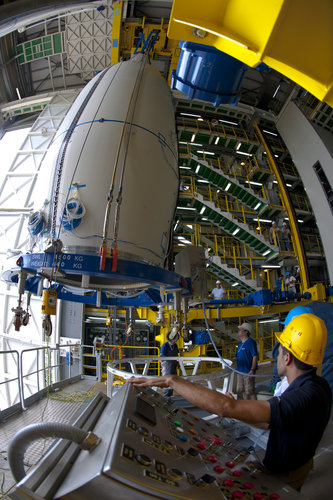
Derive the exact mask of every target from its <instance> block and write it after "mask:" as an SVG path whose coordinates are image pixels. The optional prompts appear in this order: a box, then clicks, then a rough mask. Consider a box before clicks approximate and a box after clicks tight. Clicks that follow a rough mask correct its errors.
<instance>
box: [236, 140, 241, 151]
mask: <svg viewBox="0 0 333 500" xmlns="http://www.w3.org/2000/svg"><path fill="white" fill-rule="evenodd" d="M241 145H242V143H241V142H239V143H238V144H237V146H236V151H238V150H239V149H240V147H241Z"/></svg>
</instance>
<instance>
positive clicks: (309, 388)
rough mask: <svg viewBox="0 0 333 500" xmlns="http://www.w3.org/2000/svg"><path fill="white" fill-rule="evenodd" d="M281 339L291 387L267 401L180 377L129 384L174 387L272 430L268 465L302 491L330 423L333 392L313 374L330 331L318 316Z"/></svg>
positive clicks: (299, 319) (298, 320)
mask: <svg viewBox="0 0 333 500" xmlns="http://www.w3.org/2000/svg"><path fill="white" fill-rule="evenodd" d="M277 338H278V340H279V342H280V346H279V355H278V360H277V366H278V373H279V375H280V376H286V377H287V379H288V382H289V387H288V388H287V389H286V390H285V392H284V393H283V394H281V396H280V397H274V396H273V397H272V398H270V399H269V400H268V401H262V400H259V401H256V400H235V399H234V398H233V396H232V395H231V394H230V393H226V394H221V393H219V392H216V391H213V390H211V389H207V388H206V387H202V386H200V385H197V384H193V383H191V382H189V381H187V380H184V379H182V378H181V377H177V376H176V375H166V376H165V377H152V378H145V377H139V378H134V377H132V378H131V379H129V382H130V383H132V384H133V385H135V386H137V387H142V386H155V387H171V388H172V389H174V390H175V391H177V392H178V394H180V395H181V396H183V397H184V398H185V399H187V400H188V401H190V402H191V403H193V404H194V405H196V406H198V407H200V408H202V409H204V410H206V411H208V412H211V413H214V414H217V415H220V416H222V417H230V418H236V419H238V420H242V421H244V422H247V423H248V424H250V425H253V426H256V427H260V428H262V429H270V435H269V439H268V443H267V449H266V453H265V458H264V460H263V465H264V467H265V468H266V470H267V471H268V472H270V473H272V474H275V475H279V476H280V477H283V478H284V479H285V480H286V481H287V482H288V484H290V485H291V486H292V487H294V488H295V489H297V490H300V489H301V486H302V484H303V483H304V481H305V479H306V477H307V475H308V473H309V471H310V470H311V468H312V458H313V456H314V454H315V451H316V448H317V446H318V443H319V441H320V439H321V437H322V435H323V432H324V430H325V427H326V425H327V423H328V421H329V418H330V412H331V405H332V391H331V389H330V386H329V384H328V382H327V381H326V380H325V379H324V378H322V377H319V376H318V375H317V374H316V368H314V366H316V365H319V364H321V363H322V361H323V359H324V352H325V347H326V342H327V330H326V326H325V323H324V322H323V320H322V319H320V318H319V317H318V316H315V315H314V314H310V313H308V314H301V315H299V316H296V317H294V318H293V319H292V320H291V321H290V323H288V325H287V326H286V327H285V329H284V330H283V332H281V333H278V334H277Z"/></svg>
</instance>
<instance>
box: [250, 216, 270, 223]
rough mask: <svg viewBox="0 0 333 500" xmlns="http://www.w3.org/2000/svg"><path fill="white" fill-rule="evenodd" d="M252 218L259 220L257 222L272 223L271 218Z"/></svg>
mask: <svg viewBox="0 0 333 500" xmlns="http://www.w3.org/2000/svg"><path fill="white" fill-rule="evenodd" d="M253 220H255V221H259V222H267V224H269V223H272V222H273V221H272V220H269V219H257V217H253Z"/></svg>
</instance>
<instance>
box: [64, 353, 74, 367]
mask: <svg viewBox="0 0 333 500" xmlns="http://www.w3.org/2000/svg"><path fill="white" fill-rule="evenodd" d="M72 364H73V354H72V353H71V352H66V365H67V366H69V365H72Z"/></svg>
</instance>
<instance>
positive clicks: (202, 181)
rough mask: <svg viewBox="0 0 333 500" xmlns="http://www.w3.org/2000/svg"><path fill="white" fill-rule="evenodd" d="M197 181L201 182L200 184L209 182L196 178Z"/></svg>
mask: <svg viewBox="0 0 333 500" xmlns="http://www.w3.org/2000/svg"><path fill="white" fill-rule="evenodd" d="M197 182H201V183H202V184H209V182H208V181H206V180H205V179H198V180H197Z"/></svg>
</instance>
